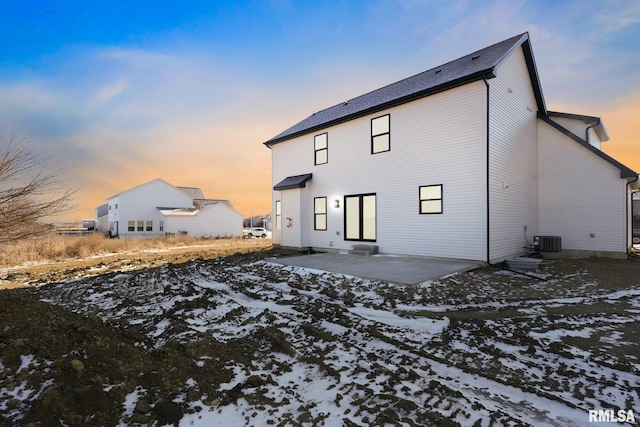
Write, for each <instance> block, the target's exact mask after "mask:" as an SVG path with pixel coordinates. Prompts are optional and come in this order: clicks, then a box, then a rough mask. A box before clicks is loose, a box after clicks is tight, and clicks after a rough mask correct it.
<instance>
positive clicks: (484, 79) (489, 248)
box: [482, 77, 491, 265]
mask: <svg viewBox="0 0 640 427" xmlns="http://www.w3.org/2000/svg"><path fill="white" fill-rule="evenodd" d="M482 81H483V82H484V84H485V86H486V87H487V106H486V107H487V141H486V144H487V153H486V154H487V168H486V173H487V174H486V175H487V176H486V178H485V179H486V185H487V188H486V191H487V198H486V202H487V206H486V214H487V224H486V227H487V234H486V235H487V264H488V265H491V255H490V254H491V252H490V250H491V243H490V242H491V239H490V222H489V213H490V209H491V207H490V203H489V82H488V81H487V78H486V77H484V78H483V79H482Z"/></svg>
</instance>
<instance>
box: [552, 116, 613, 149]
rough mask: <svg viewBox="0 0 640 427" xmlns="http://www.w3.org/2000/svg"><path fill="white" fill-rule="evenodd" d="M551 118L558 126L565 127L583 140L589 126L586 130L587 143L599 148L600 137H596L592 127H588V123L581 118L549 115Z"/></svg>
mask: <svg viewBox="0 0 640 427" xmlns="http://www.w3.org/2000/svg"><path fill="white" fill-rule="evenodd" d="M551 120H553V121H554V122H556V123H558V124H559V125H560V126H562V127H563V128H565V129H567V130H568V131H571V132H572V133H574V134H575V135H576V136H577V137H579V138H580V139H584V140H585V141H586V139H585V138H587V128H589V130H588V132H589V136H588V142H589V144H591V145H593V146H594V147H595V148H597V149H598V150H600V149H601V143H600V138H599V137H598V134H597V133H596V132H595V131H594V130H593V128H591V127H589V125H588V124H586V123H585V122H584V121H583V120H580V119H571V118H568V117H551Z"/></svg>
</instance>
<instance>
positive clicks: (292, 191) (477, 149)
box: [264, 33, 638, 262]
mask: <svg viewBox="0 0 640 427" xmlns="http://www.w3.org/2000/svg"><path fill="white" fill-rule="evenodd" d="M608 139H609V135H608V133H607V131H606V129H605V127H604V124H603V123H602V121H601V120H600V119H599V118H597V117H592V116H583V115H575V114H564V113H555V112H550V111H548V110H547V107H546V105H545V101H544V97H543V94H542V89H541V87H540V82H539V78H538V72H537V69H536V65H535V60H534V57H533V52H532V50H531V44H530V40H529V35H528V34H527V33H525V34H521V35H518V36H515V37H512V38H510V39H507V40H504V41H502V42H500V43H497V44H495V45H492V46H489V47H487V48H485V49H482V50H479V51H477V52H474V53H472V54H470V55H466V56H464V57H462V58H459V59H457V60H455V61H452V62H449V63H447V64H444V65H441V66H438V67H435V68H433V69H430V70H428V71H425V72H423V73H420V74H417V75H415V76H413V77H409V78H407V79H405V80H402V81H399V82H397V83H394V84H391V85H388V86H385V87H383V88H380V89H377V90H375V91H373V92H370V93H367V94H365V95H362V96H359V97H356V98H353V99H350V100H348V101H345V102H342V103H340V104H338V105H335V106H333V107H330V108H327V109H325V110H322V111H319V112H316V113H314V114H312V115H311V116H309V117H307V118H306V119H304V120H302V121H301V122H299V123H297V124H296V125H294V126H292V127H291V128H289V129H287V130H285V131H283V132H282V133H280V134H278V135H276V136H275V137H273V138H271V139H270V140H268V141H266V142H265V143H264V144H265V145H266V146H267V147H269V148H270V149H271V150H272V170H273V176H272V182H273V207H272V209H273V242H274V243H275V244H280V245H283V246H289V247H297V248H314V249H317V250H331V249H333V250H344V249H350V248H351V247H352V246H353V245H354V244H359V243H370V244H372V245H376V246H378V247H379V250H380V252H383V253H396V254H410V255H421V256H432V257H445V258H460V259H470V260H479V261H488V262H495V261H499V260H503V259H507V258H510V257H513V256H517V255H521V254H522V252H523V247H525V246H528V245H530V244H531V243H532V240H533V236H536V235H542V236H556V237H560V238H561V245H562V250H563V253H564V254H569V255H573V254H593V255H602V256H614V257H617V256H626V253H627V250H628V248H629V247H630V245H631V215H630V209H631V207H630V206H631V193H632V192H634V191H637V190H638V175H637V173H636V172H634V171H633V170H631V169H629V168H628V167H626V166H624V165H622V164H620V163H619V162H617V161H616V160H614V159H613V158H611V157H610V156H608V155H607V154H605V153H603V152H602V151H600V144H601V143H602V142H604V141H607V140H608ZM555 241H557V239H555Z"/></svg>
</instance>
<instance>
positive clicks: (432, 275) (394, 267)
mask: <svg viewBox="0 0 640 427" xmlns="http://www.w3.org/2000/svg"><path fill="white" fill-rule="evenodd" d="M271 261H272V262H274V263H277V264H282V265H290V266H296V267H304V268H310V269H314V270H321V271H327V272H332V273H341V274H347V275H351V276H357V277H362V278H366V279H373V280H382V281H386V282H392V283H399V284H404V285H415V284H418V283H422V282H426V281H428V280H433V279H436V278H438V277H442V276H445V275H448V274H452V273H456V272H460V271H467V270H471V269H474V268H477V267H479V266H481V263H479V262H474V261H467V260H457V259H444V258H426V257H411V256H397V255H373V256H361V255H349V254H344V253H336V252H331V253H320V254H312V255H300V256H292V257H286V258H278V259H273V260H271Z"/></svg>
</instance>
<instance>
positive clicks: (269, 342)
mask: <svg viewBox="0 0 640 427" xmlns="http://www.w3.org/2000/svg"><path fill="white" fill-rule="evenodd" d="M543 276H544V277H546V278H547V279H548V280H547V281H539V280H535V279H532V278H525V277H522V276H518V275H514V274H512V273H508V272H503V271H499V270H492V269H486V270H479V271H476V272H470V273H461V274H456V275H452V276H449V277H447V278H443V279H440V280H438V281H432V282H427V283H423V284H421V285H419V286H417V287H403V286H398V285H393V284H388V283H383V282H376V281H371V280H364V279H360V278H356V277H350V276H344V275H340V274H335V273H325V272H321V271H314V270H308V269H303V268H298V267H284V266H281V265H278V264H275V263H272V262H270V261H269V260H268V259H267V260H257V261H256V260H254V261H250V262H243V261H241V260H240V261H239V260H238V259H225V258H220V259H217V260H212V261H195V262H192V263H189V264H186V265H183V266H172V265H169V266H164V267H161V268H155V269H149V270H143V271H137V272H125V273H118V274H111V275H103V276H98V277H90V278H86V279H80V280H73V281H67V282H62V283H57V284H52V285H46V286H41V287H38V288H37V289H35V292H37V294H38V295H39V296H40V298H41V299H42V300H44V301H46V302H48V303H51V304H54V305H58V306H63V307H65V308H66V309H69V310H71V311H73V312H75V313H80V314H82V315H85V316H89V315H97V316H99V317H100V318H101V319H102V320H103V321H104V322H105V323H106V324H110V325H117V327H119V328H124V329H127V330H129V331H130V332H131V333H135V334H137V336H140V337H141V338H140V340H139V342H138V343H137V346H139V347H141V348H144V349H146V350H149V351H151V350H153V349H162V348H165V347H168V346H169V347H171V348H181V347H180V346H187V345H190V344H193V343H196V342H198V341H199V340H202V339H203V337H210V338H213V339H214V340H215V341H216V342H218V343H221V344H225V343H230V342H234V343H237V342H246V343H250V344H252V345H253V346H252V347H248V348H250V349H251V354H245V355H243V357H238V358H237V360H236V361H235V362H226V364H225V369H226V370H227V371H228V373H229V375H228V378H229V380H228V381H224V382H220V383H219V384H215V387H213V390H212V389H211V384H203V383H201V382H202V381H201V380H199V379H198V378H197V375H194V377H192V378H185V379H184V380H183V381H182V383H180V384H172V386H171V388H170V390H168V391H166V390H165V391H166V393H165V394H166V395H163V391H162V387H156V388H155V389H154V390H151V388H152V387H151V386H148V387H147V388H145V387H144V386H143V385H141V384H137V385H136V386H135V387H133V386H132V385H123V384H112V383H109V382H108V380H107V379H105V380H104V381H103V383H102V387H103V388H104V389H110V388H114V387H126V388H127V390H126V398H125V399H124V401H123V402H122V417H121V421H120V425H123V426H124V425H129V424H130V422H132V421H133V424H134V425H135V424H136V423H135V420H147V421H151V422H153V421H154V419H155V418H154V415H153V414H154V412H153V411H152V407H153V404H154V403H155V404H156V405H157V404H158V403H157V402H158V399H169V400H171V401H172V402H174V403H177V404H178V406H179V407H180V408H181V410H180V415H181V416H182V417H181V419H180V421H179V425H180V426H213V425H220V426H246V425H252V426H259V425H274V426H275V425H278V426H280V425H282V426H285V425H323V426H343V425H347V426H369V425H405V426H415V425H420V426H423V425H462V426H489V425H496V424H497V425H531V426H560V425H561V426H584V425H587V424H588V421H589V411H590V410H605V409H615V410H616V411H618V410H624V411H625V414H628V413H629V412H628V411H632V413H633V414H634V415H635V419H636V420H640V359H639V358H640V339H639V332H640V331H639V330H638V321H639V320H640V284H638V281H637V280H636V281H635V282H633V283H629V284H628V285H616V286H603V284H602V283H599V282H598V281H594V280H593V279H592V278H591V276H590V275H589V274H588V272H587V271H583V270H577V271H575V272H574V273H572V274H566V273H562V274H560V273H558V272H554V270H553V266H551V267H549V268H548V269H547V270H545V271H544V272H543ZM185 348H186V347H185ZM189 354H190V357H191V358H192V360H193V363H194V364H195V365H196V366H198V367H200V368H201V369H206V368H207V366H208V365H210V364H212V363H214V362H215V361H216V358H217V357H218V356H217V355H216V354H215V353H207V352H200V353H197V352H193V353H189ZM76 357H78V358H80V360H82V357H83V356H82V354H80V355H76ZM0 363H1V362H0ZM47 363H49V362H47V361H45V360H37V357H36V356H35V355H32V354H25V355H24V360H23V363H22V365H23V366H21V367H20V368H19V369H18V371H17V372H16V374H19V373H20V372H22V371H27V370H29V369H36V368H37V366H39V365H43V364H44V365H46V364H47ZM85 363H87V362H85ZM0 369H2V365H0ZM5 375H6V373H5ZM160 375H162V372H160ZM44 380H45V382H46V375H44ZM49 386H51V384H49ZM46 388H47V384H44V385H42V386H40V387H31V388H30V387H29V385H28V383H27V381H25V382H24V383H20V384H18V385H17V386H16V387H14V388H13V390H11V391H10V390H8V389H7V388H6V387H5V388H2V389H0V410H2V411H8V409H7V408H8V406H7V404H6V402H7V401H8V400H9V399H16V400H21V401H22V404H21V405H16V404H14V405H13V406H11V407H12V408H21V409H14V410H13V412H11V413H10V414H9V416H10V418H11V419H12V420H13V421H14V422H17V423H19V422H20V420H21V416H22V415H21V410H22V411H24V410H26V409H28V405H29V403H28V402H29V401H31V400H33V399H35V398H36V397H38V395H40V394H42V393H43V392H44V391H45V390H46ZM142 399H145V401H149V402H150V403H151V405H150V407H147V406H146V405H140V404H139V403H140V401H141V400H142ZM145 411H146V412H145ZM6 413H8V412H6ZM136 413H137V416H138V418H132V417H133V416H134V414H136ZM156 418H157V417H156ZM167 419H168V418H167ZM158 424H159V423H158ZM599 425H604V424H599Z"/></svg>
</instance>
